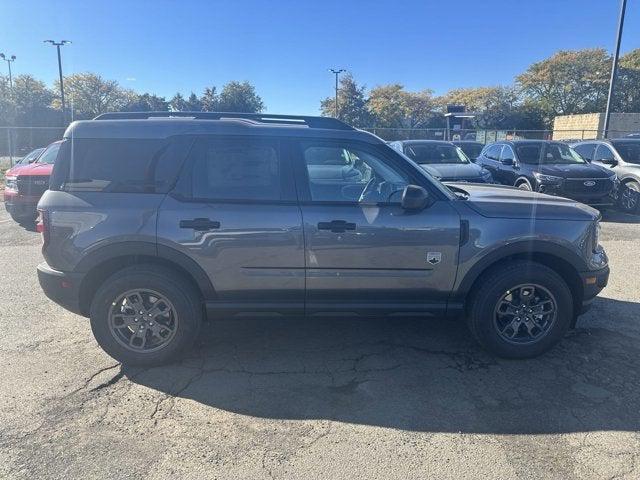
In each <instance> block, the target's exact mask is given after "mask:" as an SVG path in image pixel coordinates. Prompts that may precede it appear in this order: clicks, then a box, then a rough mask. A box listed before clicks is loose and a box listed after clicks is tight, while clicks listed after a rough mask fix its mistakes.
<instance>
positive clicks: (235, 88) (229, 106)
mask: <svg viewBox="0 0 640 480" xmlns="http://www.w3.org/2000/svg"><path fill="white" fill-rule="evenodd" d="M217 107H218V110H219V111H221V112H245V113H259V112H262V111H263V110H264V108H265V107H264V103H263V101H262V99H261V98H260V96H259V95H258V94H257V93H256V89H255V87H254V86H253V85H251V84H250V83H249V82H242V83H241V82H236V81H233V82H229V83H227V84H226V85H225V86H224V87H222V91H221V92H220V95H219V97H218V105H217Z"/></svg>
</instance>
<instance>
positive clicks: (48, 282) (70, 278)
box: [38, 263, 86, 315]
mask: <svg viewBox="0 0 640 480" xmlns="http://www.w3.org/2000/svg"><path fill="white" fill-rule="evenodd" d="M83 278H84V274H78V273H67V272H59V271H58V270H54V269H53V268H51V267H50V266H49V265H48V264H47V263H41V264H40V265H38V281H39V282H40V287H41V288H42V291H43V292H44V294H45V295H46V296H47V297H48V298H49V299H51V300H53V301H54V302H56V303H57V304H58V305H60V306H62V307H64V308H66V309H67V310H69V311H71V312H73V313H77V314H79V315H86V314H85V313H83V312H82V309H81V306H80V285H81V283H82V279H83Z"/></svg>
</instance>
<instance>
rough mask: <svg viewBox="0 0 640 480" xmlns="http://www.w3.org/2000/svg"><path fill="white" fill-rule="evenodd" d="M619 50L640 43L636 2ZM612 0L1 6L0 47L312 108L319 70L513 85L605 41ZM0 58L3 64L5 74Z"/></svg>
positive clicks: (162, 90) (451, 83) (173, 86)
mask: <svg viewBox="0 0 640 480" xmlns="http://www.w3.org/2000/svg"><path fill="white" fill-rule="evenodd" d="M628 3H629V5H628V6H627V20H626V25H625V32H624V40H623V45H622V50H623V52H624V51H628V50H631V49H633V48H637V47H640V42H638V39H639V38H640V2H638V1H634V0H631V1H629V2H628ZM618 8H619V2H618V0H536V1H523V0H510V1H507V0H485V1H471V0H458V1H451V0H447V1H428V0H422V1H420V0H407V1H402V0H395V1H387V0H385V1H375V0H368V1H356V0H351V1H349V0H342V1H338V0H335V1H334V0H326V1H310V0H297V1H290V0H283V1H279V0H271V1H266V0H265V1H257V0H255V1H254V0H252V1H249V0H247V1H243V0H230V1H218V0H210V1H199V0H191V1H190V0H182V1H164V0H153V1H141V0H138V1H136V0H129V1H122V0H110V1H97V0H84V1H76V0H66V1H51V0H47V1H44V0H40V1H35V0H2V9H1V10H2V13H1V18H2V20H1V21H2V27H1V28H0V51H2V52H5V53H7V54H15V55H17V56H18V59H17V60H16V62H15V64H14V70H15V73H16V74H20V73H30V74H32V75H34V76H35V77H37V78H40V79H42V80H44V81H46V82H47V83H49V84H50V83H51V82H52V81H53V80H54V79H55V78H57V64H56V57H55V50H54V48H53V47H51V46H48V45H45V44H43V43H42V41H43V40H45V39H48V38H53V39H69V40H72V41H73V44H72V45H70V46H67V47H64V50H63V51H64V56H63V62H64V70H65V74H67V73H73V72H83V71H92V72H97V73H99V74H100V75H102V76H104V77H105V78H108V79H115V80H117V81H118V82H119V83H120V84H121V85H123V86H125V87H128V88H132V89H134V90H136V91H140V92H142V91H149V92H154V93H157V94H159V95H163V96H166V97H171V96H172V95H173V94H174V93H175V92H176V91H180V92H182V93H185V94H189V92H191V91H192V90H193V91H195V92H196V93H201V92H202V90H203V89H204V88H205V87H207V86H210V85H217V86H219V87H220V86H221V85H222V84H224V83H226V82H227V81H229V80H249V81H250V82H252V83H253V84H254V85H255V86H256V88H257V90H258V93H259V94H260V95H261V96H262V98H263V100H264V101H265V103H266V106H267V111H268V112H271V113H291V114H294V113H298V114H315V113H317V112H318V106H319V101H320V99H321V98H324V97H326V96H328V95H331V94H332V88H333V77H332V76H331V74H329V73H328V72H327V69H328V68H330V67H341V68H346V69H348V70H349V71H350V72H352V73H353V75H354V77H355V78H356V80H358V81H359V82H362V83H364V84H366V85H367V86H368V87H373V86H376V85H379V84H384V83H391V82H399V83H402V84H404V85H405V86H406V87H407V88H408V89H410V90H420V89H424V88H430V89H433V90H435V92H436V93H437V94H440V93H444V92H445V91H447V90H448V89H450V88H455V87H468V86H481V85H496V84H508V83H511V82H512V80H513V77H514V76H515V75H517V74H518V73H520V72H522V71H523V70H524V69H526V67H527V66H528V65H529V64H530V63H532V62H534V61H537V60H540V59H543V58H545V57H547V56H549V55H551V54H552V53H554V52H555V51H557V50H559V49H580V48H587V47H604V48H607V49H608V50H610V51H611V50H612V49H613V42H614V36H615V28H616V22H617V16H618ZM4 67H5V64H2V65H0V68H4ZM3 73H4V70H3Z"/></svg>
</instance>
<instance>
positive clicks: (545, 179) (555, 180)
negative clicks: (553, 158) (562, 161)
mask: <svg viewBox="0 0 640 480" xmlns="http://www.w3.org/2000/svg"><path fill="white" fill-rule="evenodd" d="M533 176H534V177H536V180H538V182H540V183H552V184H554V185H557V184H559V183H562V177H554V176H553V175H544V174H543V173H539V172H533Z"/></svg>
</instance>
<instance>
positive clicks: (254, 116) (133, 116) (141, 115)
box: [94, 112, 353, 130]
mask: <svg viewBox="0 0 640 480" xmlns="http://www.w3.org/2000/svg"><path fill="white" fill-rule="evenodd" d="M176 117H181V118H193V119H198V120H224V119H243V120H251V121H252V122H256V123H263V124H270V125H271V124H274V125H277V124H284V125H303V126H307V127H309V128H327V129H332V130H353V127H352V126H351V125H349V124H347V123H344V122H343V121H341V120H338V119H337V118H332V117H312V116H307V115H272V114H268V113H238V112H110V113H103V114H101V115H98V116H97V117H96V118H94V120H146V119H152V118H176Z"/></svg>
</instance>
